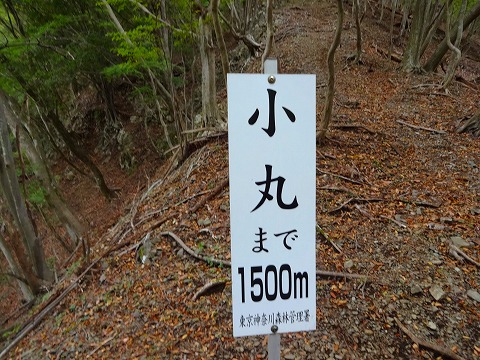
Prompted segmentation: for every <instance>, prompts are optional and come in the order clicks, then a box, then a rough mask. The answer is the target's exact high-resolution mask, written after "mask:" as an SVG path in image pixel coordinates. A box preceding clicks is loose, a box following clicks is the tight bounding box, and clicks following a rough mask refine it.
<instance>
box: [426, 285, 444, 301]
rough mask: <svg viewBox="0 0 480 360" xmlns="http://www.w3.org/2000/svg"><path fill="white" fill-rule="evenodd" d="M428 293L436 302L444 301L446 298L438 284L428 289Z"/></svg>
mask: <svg viewBox="0 0 480 360" xmlns="http://www.w3.org/2000/svg"><path fill="white" fill-rule="evenodd" d="M428 291H429V292H430V295H432V297H433V298H434V299H435V300H436V301H439V300H441V299H443V297H444V296H445V292H444V291H443V289H442V287H441V286H439V285H437V284H434V285H432V287H431V288H430V289H428Z"/></svg>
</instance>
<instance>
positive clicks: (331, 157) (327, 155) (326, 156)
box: [317, 150, 337, 160]
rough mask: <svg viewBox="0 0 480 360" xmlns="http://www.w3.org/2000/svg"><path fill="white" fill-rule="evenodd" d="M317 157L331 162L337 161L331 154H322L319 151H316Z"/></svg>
mask: <svg viewBox="0 0 480 360" xmlns="http://www.w3.org/2000/svg"><path fill="white" fill-rule="evenodd" d="M317 155H318V156H320V157H322V158H326V159H331V160H337V158H336V157H335V156H333V155H331V154H324V153H322V152H320V151H318V150H317Z"/></svg>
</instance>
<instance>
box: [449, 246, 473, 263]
mask: <svg viewBox="0 0 480 360" xmlns="http://www.w3.org/2000/svg"><path fill="white" fill-rule="evenodd" d="M450 254H452V255H453V256H454V257H455V258H456V259H457V260H459V258H460V259H461V258H462V257H463V258H464V259H465V260H467V261H468V262H471V263H472V264H474V265H475V266H477V267H480V263H479V262H477V261H475V260H473V259H472V258H471V257H470V256H468V255H467V254H465V253H464V252H463V251H462V250H460V249H459V248H458V247H457V246H455V245H453V244H450ZM459 255H461V256H462V257H460V256H459Z"/></svg>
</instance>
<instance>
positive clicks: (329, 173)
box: [317, 167, 365, 185]
mask: <svg viewBox="0 0 480 360" xmlns="http://www.w3.org/2000/svg"><path fill="white" fill-rule="evenodd" d="M317 171H318V172H319V173H321V174H325V175H330V176H335V177H338V178H339V179H342V180H345V181H349V182H351V183H354V184H357V185H365V184H364V183H363V182H361V181H357V180H354V179H351V178H349V177H346V176H342V175H338V174H334V173H331V172H328V171H324V170H320V169H319V168H318V167H317Z"/></svg>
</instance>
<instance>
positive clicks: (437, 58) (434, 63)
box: [423, 1, 480, 72]
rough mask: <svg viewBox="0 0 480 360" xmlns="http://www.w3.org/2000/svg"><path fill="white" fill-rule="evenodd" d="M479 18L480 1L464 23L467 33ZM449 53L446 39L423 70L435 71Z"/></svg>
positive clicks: (454, 34) (454, 33)
mask: <svg viewBox="0 0 480 360" xmlns="http://www.w3.org/2000/svg"><path fill="white" fill-rule="evenodd" d="M479 16H480V1H478V2H477V4H476V5H475V6H474V7H472V9H471V10H470V12H469V13H468V15H467V16H466V17H465V21H464V23H463V31H465V29H466V28H467V27H468V26H469V25H470V24H471V23H472V22H473V21H474V20H475V19H476V18H478V17H479ZM451 38H452V40H453V41H456V39H457V30H455V31H454V32H453V33H452V34H451ZM447 51H448V44H447V39H446V38H445V39H443V41H442V42H441V43H440V45H438V46H437V49H436V50H435V52H434V53H433V54H432V55H431V56H430V58H429V59H428V60H427V62H426V63H425V65H424V66H423V69H424V70H425V71H427V72H432V71H435V69H436V68H437V67H438V65H440V63H441V62H442V59H443V57H444V56H445V54H446V53H447Z"/></svg>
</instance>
